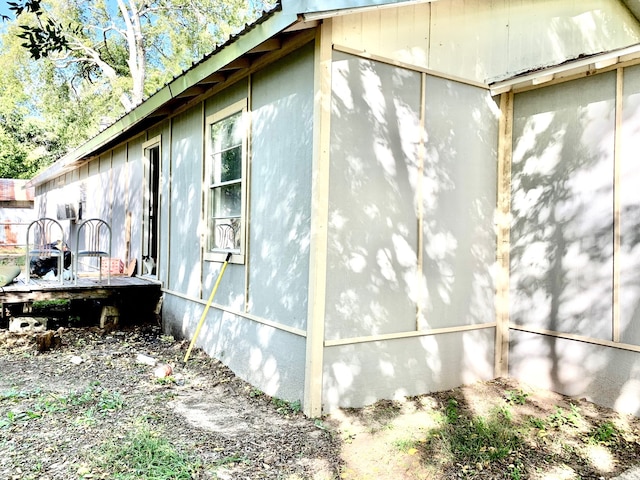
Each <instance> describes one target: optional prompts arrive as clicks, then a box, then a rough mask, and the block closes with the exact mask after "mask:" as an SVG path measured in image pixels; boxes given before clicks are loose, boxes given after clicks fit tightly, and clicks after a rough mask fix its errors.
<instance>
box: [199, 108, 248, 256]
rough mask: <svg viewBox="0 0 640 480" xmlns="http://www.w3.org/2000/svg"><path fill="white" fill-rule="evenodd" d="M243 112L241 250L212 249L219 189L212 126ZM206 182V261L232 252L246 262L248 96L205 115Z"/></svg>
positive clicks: (232, 254)
mask: <svg viewBox="0 0 640 480" xmlns="http://www.w3.org/2000/svg"><path fill="white" fill-rule="evenodd" d="M237 113H240V114H241V116H242V122H243V124H244V125H243V129H244V130H243V131H244V135H243V138H242V160H241V164H242V165H241V167H242V173H241V178H240V191H241V194H240V229H239V233H238V234H239V236H240V251H239V252H238V251H236V250H227V249H212V248H210V246H211V245H212V243H213V238H212V236H213V230H212V226H211V224H212V222H213V215H212V212H211V209H212V204H213V198H212V197H213V191H214V189H215V188H219V185H218V184H213V183H212V182H211V179H212V175H213V169H214V161H215V160H214V159H213V155H214V152H213V146H212V145H211V127H212V125H214V124H215V123H217V122H219V121H221V120H224V119H226V118H228V117H230V116H232V115H235V114H237ZM205 138H206V142H205V169H204V171H205V181H204V187H205V188H206V193H205V204H204V215H205V219H204V220H205V228H206V234H205V236H204V237H205V238H204V260H205V261H210V262H224V261H225V260H226V259H227V256H228V254H229V253H231V258H230V260H229V261H230V263H244V261H245V251H246V229H247V224H246V220H247V213H246V204H247V158H248V138H249V121H248V108H247V99H246V98H245V99H243V100H240V101H238V102H236V103H234V104H232V105H229V106H228V107H226V108H223V109H222V110H219V111H218V112H216V113H214V114H213V115H209V116H208V117H207V118H206V123H205Z"/></svg>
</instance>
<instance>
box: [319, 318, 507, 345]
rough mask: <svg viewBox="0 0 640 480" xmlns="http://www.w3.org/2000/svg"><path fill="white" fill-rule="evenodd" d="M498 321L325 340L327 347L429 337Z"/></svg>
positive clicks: (472, 328) (488, 324)
mask: <svg viewBox="0 0 640 480" xmlns="http://www.w3.org/2000/svg"><path fill="white" fill-rule="evenodd" d="M495 327H496V322H491V323H479V324H477V325H461V326H458V327H446V328H432V329H430V330H417V331H414V332H398V333H384V334H381V335H371V336H368V337H353V338H340V339H337V340H325V342H324V346H325V347H339V346H343V345H353V344H356V343H368V342H384V341H388V340H400V339H403V338H415V337H429V336H432V335H444V334H447V333H459V332H469V331H473V330H484V329H487V328H495Z"/></svg>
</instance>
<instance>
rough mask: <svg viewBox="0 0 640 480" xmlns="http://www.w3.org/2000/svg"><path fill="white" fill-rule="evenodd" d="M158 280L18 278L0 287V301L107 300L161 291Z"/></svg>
mask: <svg viewBox="0 0 640 480" xmlns="http://www.w3.org/2000/svg"><path fill="white" fill-rule="evenodd" d="M160 289H161V285H160V283H159V282H157V281H154V280H152V279H147V278H143V277H121V276H118V277H116V276H112V277H111V284H110V285H107V280H106V278H104V277H103V279H102V283H100V282H99V281H98V278H97V277H80V278H78V285H75V283H74V282H73V281H68V282H64V283H62V284H61V283H60V282H58V281H47V280H42V279H35V278H33V279H31V280H30V281H29V282H28V283H27V282H26V281H25V280H24V279H22V278H18V279H17V281H15V282H13V283H11V284H9V285H6V286H5V287H1V288H0V303H8V304H10V303H21V302H33V301H38V300H53V299H67V300H74V299H106V298H111V297H113V296H121V295H123V294H127V295H129V294H135V293H136V292H138V293H142V292H146V293H153V292H154V291H157V293H158V294H160Z"/></svg>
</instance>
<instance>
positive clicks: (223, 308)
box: [162, 288, 307, 337]
mask: <svg viewBox="0 0 640 480" xmlns="http://www.w3.org/2000/svg"><path fill="white" fill-rule="evenodd" d="M162 293H165V294H167V295H171V296H174V297H177V298H181V299H183V300H188V301H189V302H194V303H199V304H200V305H206V304H207V301H206V300H205V299H203V298H194V297H192V296H189V295H185V294H183V293H180V292H175V291H173V290H169V289H166V288H163V289H162ZM211 307H213V308H214V309H216V310H220V311H223V312H227V313H230V314H232V315H235V316H237V317H240V318H244V319H247V320H251V321H253V322H255V323H259V324H261V325H266V326H268V327H272V328H275V329H276V330H280V331H283V332H287V333H291V334H293V335H296V336H298V337H306V336H307V332H305V331H304V330H302V329H300V328H295V327H290V326H288V325H284V324H282V323H278V322H274V321H271V320H267V319H266V318H262V317H258V316H256V315H252V314H250V313H246V312H240V311H238V310H234V309H232V308H229V307H226V306H224V305H220V304H218V303H215V302H214V303H212V304H211Z"/></svg>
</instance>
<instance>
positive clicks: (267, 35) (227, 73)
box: [29, 0, 432, 186]
mask: <svg viewBox="0 0 640 480" xmlns="http://www.w3.org/2000/svg"><path fill="white" fill-rule="evenodd" d="M430 1H432V0H279V1H278V3H277V4H276V6H275V7H274V8H273V9H271V10H269V11H266V12H263V14H262V15H261V17H260V18H258V19H257V20H256V21H255V22H253V23H252V24H250V25H246V26H245V28H244V29H243V30H242V31H240V32H239V33H237V34H235V35H233V36H231V37H230V38H229V40H228V41H227V42H225V43H224V44H222V45H220V46H218V47H217V48H216V49H215V50H213V51H212V52H211V53H210V54H208V55H206V56H205V57H203V58H202V59H201V60H199V61H197V62H195V63H194V64H193V65H192V66H191V67H190V68H189V69H187V70H185V71H184V72H182V73H181V74H180V75H178V76H176V77H175V78H174V79H172V80H171V81H170V82H169V83H167V84H166V85H165V86H164V87H162V88H160V89H159V90H157V91H156V92H155V93H154V94H153V95H151V96H150V97H149V98H148V99H146V100H144V101H143V102H142V103H140V104H139V105H137V106H136V107H134V108H133V109H132V110H131V111H129V112H127V113H126V114H124V115H123V116H122V117H120V118H119V119H118V120H116V121H115V122H114V123H113V124H112V125H110V126H109V127H107V128H106V129H104V130H102V131H101V132H100V133H98V134H97V135H96V136H94V137H93V138H91V139H89V140H88V141H87V142H85V143H84V144H82V145H81V146H79V147H78V148H76V149H75V150H73V151H72V152H70V153H68V154H66V155H65V156H63V157H62V158H61V159H60V160H58V161H57V162H55V163H54V164H53V165H51V166H49V167H48V168H46V169H44V170H43V171H41V172H39V173H38V174H36V175H35V176H34V177H33V178H32V179H31V180H30V181H29V185H30V186H38V185H41V184H43V183H45V182H47V181H49V180H52V179H54V178H56V177H58V176H60V175H63V174H65V173H67V172H69V171H72V170H74V169H76V168H78V167H79V166H81V165H83V164H84V163H86V162H88V161H90V160H91V159H93V158H96V157H97V156H98V155H100V154H101V153H104V152H105V151H107V150H109V149H111V148H113V147H115V146H116V145H118V144H120V143H122V142H124V141H125V140H126V139H128V138H131V137H133V136H135V135H137V134H139V133H142V132H144V131H145V130H146V129H148V128H150V127H151V126H153V125H155V124H158V123H159V122H161V121H162V120H164V119H166V118H169V117H170V116H173V115H174V114H175V113H176V110H178V109H181V108H183V107H184V106H185V105H188V104H189V102H192V101H196V100H194V99H197V98H198V97H200V96H201V95H203V94H206V92H207V91H210V90H211V89H212V88H214V87H215V86H217V85H222V84H224V83H225V82H231V81H234V80H235V79H237V78H238V77H239V76H241V75H242V74H243V72H244V73H245V74H246V72H248V71H250V69H251V68H252V66H253V65H259V63H260V62H259V61H260V59H261V58H263V57H264V56H265V55H267V54H268V53H270V52H273V51H277V50H278V49H280V48H281V47H282V45H283V43H284V42H285V41H289V40H291V38H293V37H300V36H303V34H301V31H303V30H305V29H310V28H313V27H315V26H316V25H318V22H319V21H320V20H319V19H321V18H326V17H328V16H336V15H340V14H341V12H352V11H353V10H354V9H369V8H380V7H384V6H388V5H395V4H411V3H428V2H430ZM314 15H315V16H317V17H318V18H311V16H314ZM305 17H309V18H305ZM303 37H304V36H303ZM310 40H311V39H310V38H308V39H307V41H310Z"/></svg>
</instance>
